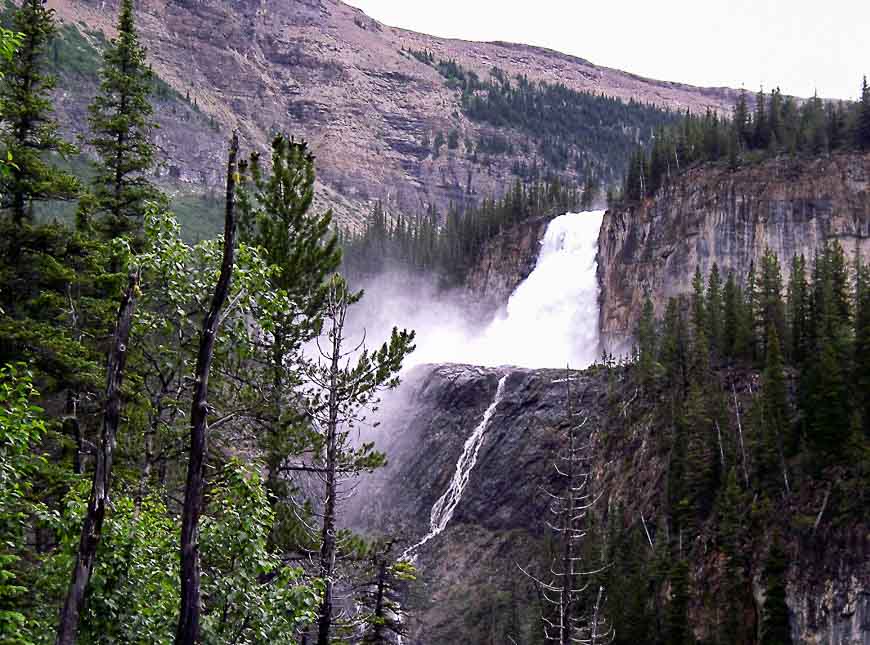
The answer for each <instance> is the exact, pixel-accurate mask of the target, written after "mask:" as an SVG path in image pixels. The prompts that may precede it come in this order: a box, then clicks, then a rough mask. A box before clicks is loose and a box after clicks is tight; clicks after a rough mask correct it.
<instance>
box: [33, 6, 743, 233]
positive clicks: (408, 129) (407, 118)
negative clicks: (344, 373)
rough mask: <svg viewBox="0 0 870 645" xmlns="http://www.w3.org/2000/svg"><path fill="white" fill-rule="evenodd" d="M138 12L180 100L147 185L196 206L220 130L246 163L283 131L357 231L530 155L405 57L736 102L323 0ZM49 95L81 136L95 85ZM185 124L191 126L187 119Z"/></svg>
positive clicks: (615, 92) (89, 14)
mask: <svg viewBox="0 0 870 645" xmlns="http://www.w3.org/2000/svg"><path fill="white" fill-rule="evenodd" d="M49 5H50V6H52V7H54V8H55V9H56V10H57V12H58V16H59V17H60V18H61V19H62V20H63V21H64V22H65V23H66V25H67V28H75V29H77V30H78V31H79V32H80V33H81V35H82V36H83V37H84V39H85V40H86V41H88V42H90V43H91V45H93V46H97V47H98V46H99V44H100V42H99V41H100V38H101V36H100V35H99V34H105V35H107V36H111V34H112V32H113V22H114V19H115V10H116V3H115V2H114V1H112V0H49ZM137 11H138V20H139V25H140V29H141V32H142V35H143V38H144V40H145V42H146V44H147V46H148V48H149V52H150V58H151V61H152V63H153V66H154V68H155V71H156V72H157V73H158V75H159V76H160V77H161V78H162V79H163V80H165V81H166V83H168V85H169V86H170V87H171V88H172V89H173V90H174V91H175V93H176V94H177V96H178V97H179V98H180V97H184V99H182V101H181V102H182V103H183V104H184V110H178V109H174V110H173V109H166V110H161V115H160V122H161V131H160V134H159V141H158V142H159V145H160V147H161V151H162V154H163V161H164V164H163V167H162V169H161V171H160V172H161V173H162V174H163V175H164V176H165V177H166V178H167V179H168V180H170V181H171V182H172V183H174V184H175V185H176V186H180V187H183V188H184V189H185V191H186V192H196V193H203V192H208V191H209V190H210V189H212V188H214V187H216V186H217V185H218V184H219V183H220V176H221V172H220V157H221V155H222V151H223V145H224V139H225V136H226V133H227V131H228V130H229V129H230V128H232V127H235V126H236V125H238V127H239V128H240V129H241V131H242V134H243V137H244V138H245V140H246V141H247V142H248V144H249V145H251V146H253V147H255V148H260V149H262V148H264V147H265V145H266V144H267V142H268V140H269V137H270V135H271V133H273V132H275V131H277V130H285V131H288V132H291V133H294V134H296V135H299V136H304V137H305V138H306V139H308V140H309V141H310V142H311V143H312V145H313V149H314V151H315V153H316V155H317V157H318V166H319V168H318V169H319V173H320V180H321V181H320V190H319V196H320V199H321V200H322V202H323V203H327V204H329V205H332V206H334V207H335V208H336V211H337V213H338V215H339V218H340V219H342V220H344V221H345V222H346V223H352V222H353V221H358V220H359V218H360V217H362V216H364V215H365V213H366V212H367V211H368V209H369V207H370V205H371V203H372V201H374V200H382V201H383V202H384V203H385V204H387V205H388V207H389V208H391V209H401V210H404V211H406V212H418V211H420V210H422V208H423V207H425V206H427V205H429V204H434V205H435V206H437V207H438V208H439V209H442V210H443V209H444V208H445V207H446V206H447V204H448V203H449V202H451V201H453V202H461V201H463V200H466V199H471V200H476V199H479V198H480V197H481V196H489V195H492V194H498V193H501V192H503V191H504V189H505V188H506V187H507V186H509V185H510V184H511V183H512V182H513V181H514V180H515V178H516V177H515V175H514V174H513V172H512V169H513V168H514V167H515V164H516V162H517V161H518V160H522V161H524V162H528V163H529V164H531V163H532V162H533V158H534V157H536V156H537V155H536V153H535V151H534V149H532V150H531V151H529V148H528V145H527V141H526V140H525V139H524V137H523V136H522V135H521V134H520V133H518V132H516V131H510V130H507V131H505V130H504V129H499V128H493V127H492V126H488V125H485V124H481V123H478V122H473V121H471V120H469V118H468V117H467V116H466V115H465V114H464V113H463V112H462V109H461V101H460V99H461V96H460V92H459V91H458V90H457V89H455V88H453V87H449V86H448V84H447V83H446V82H445V78H443V77H442V75H441V74H439V72H438V70H437V69H436V68H435V67H434V66H431V65H426V64H424V63H422V62H421V61H420V60H418V59H417V58H415V57H414V56H413V55H412V54H411V53H410V52H409V50H414V51H423V50H425V51H429V52H432V53H433V55H434V57H435V58H436V60H437V59H445V60H450V59H454V60H456V61H457V63H458V64H460V65H461V66H462V67H463V68H464V69H466V70H469V71H474V72H475V73H477V74H478V75H479V76H480V77H481V78H484V79H485V78H487V77H488V74H489V72H490V70H491V68H493V67H497V68H499V69H501V70H503V71H504V72H505V73H506V74H507V76H508V77H514V76H515V75H517V74H523V75H526V76H527V77H528V78H529V79H530V80H531V81H547V82H550V83H554V82H561V83H564V84H565V85H566V86H567V87H568V88H571V89H573V90H578V91H590V92H598V93H604V94H607V95H609V96H614V97H618V98H621V99H624V100H628V99H635V100H638V101H643V102H649V103H654V104H656V105H659V106H663V107H669V108H675V109H685V108H691V109H692V110H703V109H707V108H712V109H717V110H722V111H729V110H730V109H731V107H732V105H733V104H734V102H735V100H736V92H735V91H733V90H728V89H723V88H720V89H703V88H696V87H691V86H687V85H681V84H677V83H666V82H658V81H651V80H648V79H644V78H641V77H637V76H634V75H631V74H627V73H624V72H620V71H616V70H612V69H607V68H603V67H598V66H595V65H593V64H591V63H589V62H588V61H584V60H582V59H577V58H572V57H569V56H565V55H563V54H559V53H557V52H552V51H548V50H544V49H540V48H534V47H528V46H523V45H510V44H505V43H470V42H463V41H457V40H444V39H438V38H433V37H430V36H426V35H422V34H417V33H413V32H409V31H405V30H401V29H394V28H391V27H387V26H384V25H381V24H380V23H378V22H376V21H374V20H372V19H370V18H368V17H367V16H365V15H364V14H363V13H362V12H360V11H359V10H357V9H354V8H351V7H349V6H347V5H344V4H342V3H341V2H338V1H337V0H289V2H278V1H277V0H242V1H241V2H237V3H229V2H227V1H226V0H205V1H203V2H192V1H188V0H173V1H169V0H142V2H140V3H138V4H137ZM85 76H87V75H85ZM60 90H61V91H60V92H59V97H58V98H59V112H60V113H61V115H62V117H63V121H64V123H65V124H66V127H67V128H68V130H69V131H71V132H72V133H81V131H82V130H83V128H84V124H85V121H84V119H83V118H82V116H83V114H84V112H83V110H84V106H85V105H86V103H87V101H88V100H89V98H90V95H91V94H92V91H93V78H92V76H91V77H90V78H82V79H79V80H78V81H75V82H73V81H70V80H69V79H67V82H66V83H62V84H61V88H60ZM191 109H192V110H191ZM188 111H192V112H193V113H194V115H195V116H197V117H199V116H201V117H202V118H187V117H186V116H185V115H186V114H187V112H188ZM179 112H182V113H183V114H182V115H181V116H179V114H178V113H179ZM499 131H500V132H501V134H503V135H504V134H506V135H509V137H508V138H509V139H510V140H511V141H514V142H515V143H519V144H520V145H521V146H523V145H525V147H526V150H525V151H524V150H523V149H522V147H521V148H520V149H518V150H517V152H516V153H515V154H514V155H513V156H510V155H507V156H505V155H494V156H490V155H483V156H482V157H476V156H475V155H474V154H473V152H472V150H471V149H469V148H470V147H475V146H474V145H472V146H468V145H467V143H471V144H475V143H476V142H479V141H480V139H481V137H484V136H487V134H488V133H489V134H490V135H491V134H492V133H493V132H499ZM451 132H455V136H456V139H458V143H457V144H456V145H454V146H452V147H451V146H444V150H443V151H441V154H437V153H435V152H434V151H433V149H432V148H433V146H432V144H431V140H432V139H437V137H438V135H442V136H444V137H447V136H448V135H449V134H450V133H451ZM628 134H629V135H630V136H632V137H643V136H648V135H649V133H648V132H647V133H642V132H633V133H632V132H629V133H628ZM524 141H525V144H524V143H523V142H524ZM454 143H456V140H454ZM569 174H570V173H569Z"/></svg>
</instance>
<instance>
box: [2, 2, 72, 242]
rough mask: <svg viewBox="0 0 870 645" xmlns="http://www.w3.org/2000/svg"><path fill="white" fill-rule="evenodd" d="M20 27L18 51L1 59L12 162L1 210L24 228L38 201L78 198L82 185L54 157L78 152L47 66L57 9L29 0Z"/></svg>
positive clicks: (17, 19)
mask: <svg viewBox="0 0 870 645" xmlns="http://www.w3.org/2000/svg"><path fill="white" fill-rule="evenodd" d="M14 25H15V29H16V30H17V32H19V33H20V34H21V37H20V40H19V41H18V42H17V43H15V44H17V48H16V49H15V53H14V54H13V55H12V56H11V57H8V56H4V57H0V75H2V76H3V80H2V82H0V105H2V114H0V118H2V124H3V128H2V134H0V146H2V151H0V154H2V157H3V158H4V159H5V160H6V162H7V163H6V164H5V165H4V166H3V169H4V170H6V171H8V172H4V173H2V174H0V208H2V209H3V210H6V211H7V212H9V213H10V214H11V217H12V219H13V221H14V222H15V223H17V224H19V225H20V224H22V223H23V222H25V221H27V220H32V218H33V204H34V202H40V201H46V200H66V199H72V198H74V197H75V196H76V195H77V194H78V192H79V186H78V182H77V181H76V179H75V178H74V177H73V176H72V175H69V174H66V173H64V172H61V171H59V170H58V169H57V168H56V167H55V166H54V165H53V162H52V159H51V156H52V155H53V154H59V155H66V154H69V153H72V152H73V151H74V148H73V146H71V145H70V144H68V143H66V142H65V141H63V139H62V138H61V137H60V134H59V133H58V125H57V122H56V121H55V120H54V118H53V116H52V104H51V99H50V96H51V92H52V90H53V89H54V87H55V78H54V77H53V76H51V75H50V74H48V73H47V72H46V66H47V53H48V46H49V43H50V42H51V39H52V38H53V37H54V34H55V29H56V27H55V21H54V10H53V9H48V8H46V7H45V6H44V5H43V4H42V2H40V1H39V0H27V1H26V2H24V4H23V5H22V6H21V8H19V9H18V10H17V11H16V12H15V15H14ZM7 53H8V49H7Z"/></svg>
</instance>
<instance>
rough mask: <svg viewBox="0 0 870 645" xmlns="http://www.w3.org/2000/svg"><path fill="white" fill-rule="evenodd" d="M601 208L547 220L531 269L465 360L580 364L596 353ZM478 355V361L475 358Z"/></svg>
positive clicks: (587, 362) (532, 364)
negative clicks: (539, 247)
mask: <svg viewBox="0 0 870 645" xmlns="http://www.w3.org/2000/svg"><path fill="white" fill-rule="evenodd" d="M603 217H604V211H588V212H584V213H566V214H565V215H561V216H559V217H557V218H555V219H554V220H553V221H552V222H550V224H549V226H548V227H547V231H546V233H545V234H544V239H543V241H542V242H541V251H540V253H539V254H538V262H537V264H536V265H535V268H534V270H533V271H532V273H531V274H530V275H529V277H528V278H526V280H525V281H524V282H523V283H522V284H520V286H519V287H517V288H516V290H515V291H514V292H513V294H512V295H511V297H510V300H509V301H508V304H507V311H506V313H505V315H504V316H503V317H502V318H498V319H496V320H494V321H493V322H492V323H491V324H490V326H489V327H488V328H487V329H486V331H485V332H484V333H483V335H482V337H481V338H480V339H479V341H478V342H477V343H476V347H474V349H473V350H472V352H471V353H472V356H471V357H470V359H471V360H469V361H468V362H471V363H478V364H483V365H517V366H519V367H564V366H565V365H570V366H571V367H574V368H578V369H583V368H585V367H588V366H589V365H591V364H592V363H594V362H595V359H596V358H598V294H599V288H598V277H597V269H598V263H597V260H596V256H597V254H598V231H599V229H600V228H601V221H602V218H603ZM475 359H480V360H475Z"/></svg>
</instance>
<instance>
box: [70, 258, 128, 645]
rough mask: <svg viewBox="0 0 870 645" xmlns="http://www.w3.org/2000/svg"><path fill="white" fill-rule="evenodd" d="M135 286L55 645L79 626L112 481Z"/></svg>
mask: <svg viewBox="0 0 870 645" xmlns="http://www.w3.org/2000/svg"><path fill="white" fill-rule="evenodd" d="M138 285H139V272H138V271H137V270H134V271H132V272H131V273H130V279H129V282H128V284H127V290H126V291H125V292H124V297H123V298H122V300H121V306H120V308H119V309H118V318H117V322H116V323H115V334H114V338H113V341H112V347H111V349H110V350H109V358H108V361H107V365H106V404H105V405H106V407H105V411H104V414H103V432H102V435H101V436H100V445H99V446H98V448H97V454H96V465H95V468H94V478H93V482H92V484H91V495H90V498H89V499H88V510H87V512H86V513H85V518H84V521H83V522H82V534H81V538H80V540H79V551H78V554H77V556H76V563H75V567H74V568H73V573H72V580H71V581H70V585H69V590H68V591H67V595H66V601H65V602H64V605H63V609H62V610H61V614H60V623H59V625H58V629H57V638H56V639H55V643H56V644H57V645H72V644H73V643H75V639H76V632H77V631H78V626H79V615H80V613H81V609H82V604H83V603H84V598H85V591H86V590H87V587H88V583H89V582H90V579H91V573H92V572H93V570H94V562H95V561H96V556H97V547H98V546H99V544H100V537H101V534H102V531H103V520H104V519H105V516H106V506H107V504H108V502H109V487H110V485H111V481H112V453H113V452H114V450H115V436H116V435H117V432H118V425H119V424H120V421H121V384H122V382H123V380H124V366H125V364H126V362H127V344H128V342H129V339H130V327H131V326H132V323H133V309H134V308H135V306H136V290H137V288H138Z"/></svg>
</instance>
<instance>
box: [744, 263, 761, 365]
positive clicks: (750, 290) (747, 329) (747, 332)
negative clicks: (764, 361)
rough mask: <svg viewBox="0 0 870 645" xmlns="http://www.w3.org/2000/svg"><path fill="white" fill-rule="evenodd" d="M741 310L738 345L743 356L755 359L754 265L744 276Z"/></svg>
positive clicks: (756, 286)
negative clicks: (744, 286)
mask: <svg viewBox="0 0 870 645" xmlns="http://www.w3.org/2000/svg"><path fill="white" fill-rule="evenodd" d="M741 302H742V303H743V311H742V312H741V325H740V345H741V349H742V350H743V356H745V357H746V358H748V359H750V360H752V361H757V360H758V358H759V356H758V352H759V348H758V334H757V331H756V324H757V320H758V315H757V314H758V279H757V276H756V273H755V265H754V264H751V265H750V266H749V275H748V276H747V277H746V289H745V291H744V294H743V298H741Z"/></svg>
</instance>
